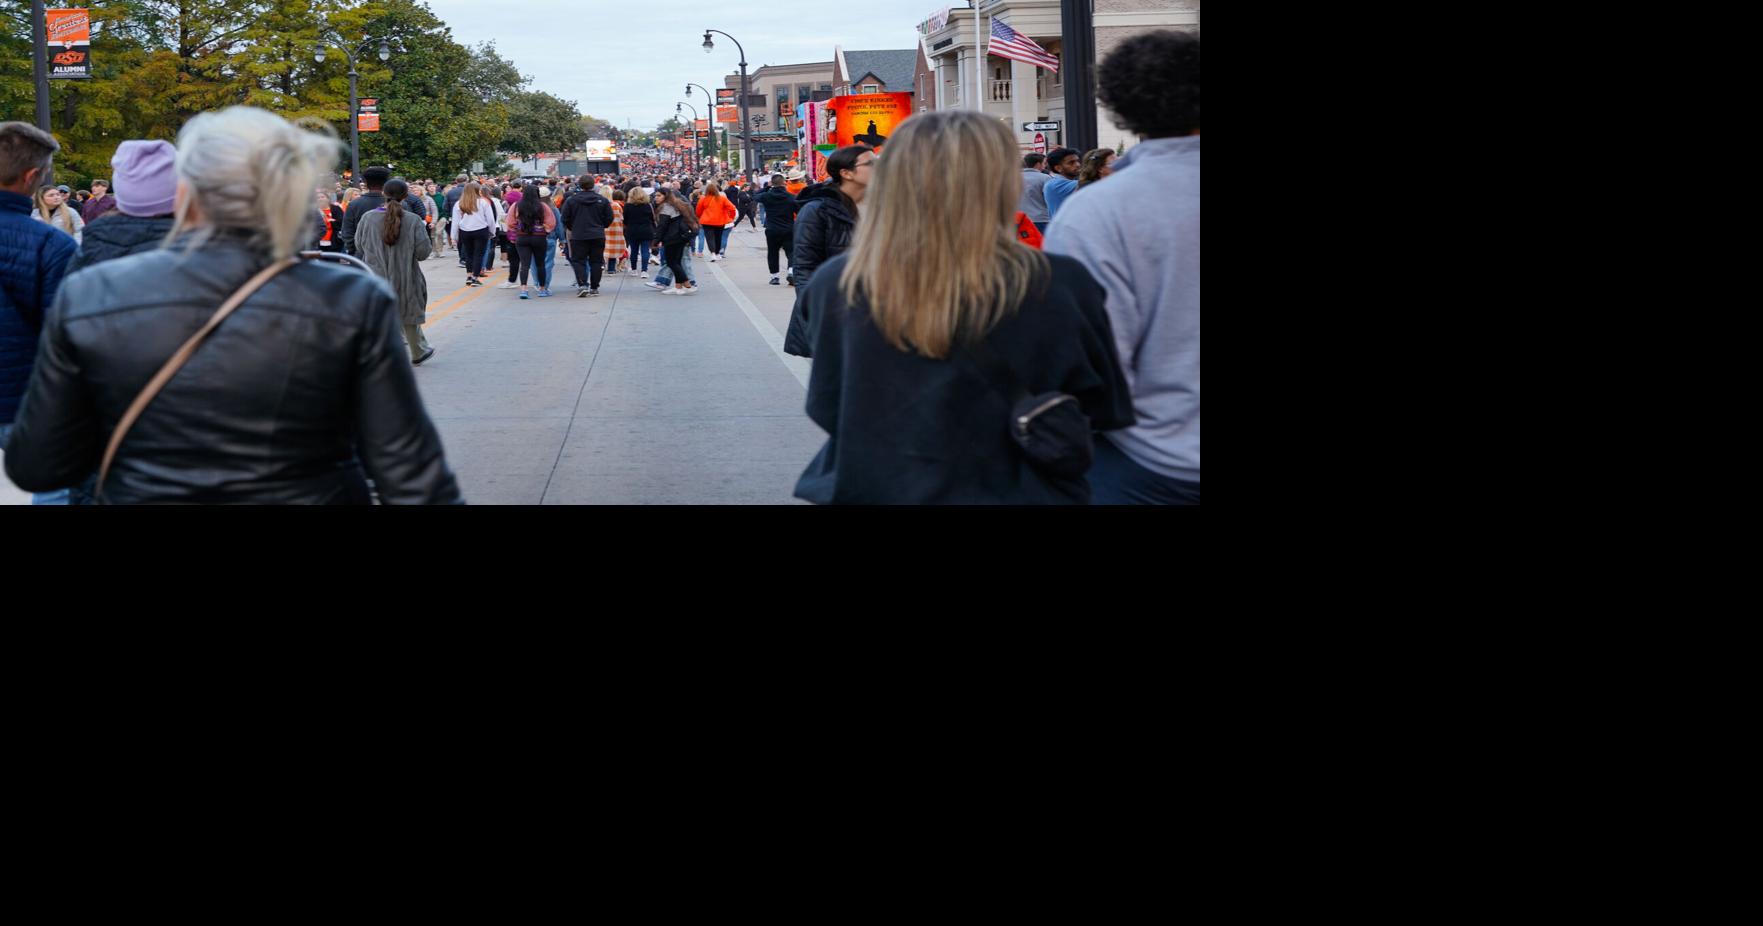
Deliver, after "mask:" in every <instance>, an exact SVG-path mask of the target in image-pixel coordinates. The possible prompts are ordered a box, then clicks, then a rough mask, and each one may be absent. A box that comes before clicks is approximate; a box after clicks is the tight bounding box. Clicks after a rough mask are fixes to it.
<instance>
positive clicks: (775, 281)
mask: <svg viewBox="0 0 1763 926" xmlns="http://www.w3.org/2000/svg"><path fill="white" fill-rule="evenodd" d="M771 285H773V286H776V285H778V282H777V277H772V278H771Z"/></svg>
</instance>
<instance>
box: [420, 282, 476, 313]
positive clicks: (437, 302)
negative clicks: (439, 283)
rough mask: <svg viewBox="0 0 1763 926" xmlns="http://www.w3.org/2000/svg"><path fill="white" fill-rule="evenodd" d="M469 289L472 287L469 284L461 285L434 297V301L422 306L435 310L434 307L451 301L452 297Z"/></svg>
mask: <svg viewBox="0 0 1763 926" xmlns="http://www.w3.org/2000/svg"><path fill="white" fill-rule="evenodd" d="M471 289H472V287H470V286H461V287H459V288H458V289H456V290H454V291H452V292H450V293H448V294H447V295H445V296H442V297H441V298H439V299H436V300H435V301H433V302H431V303H429V304H428V305H426V306H424V307H423V308H424V309H425V310H427V311H431V312H432V311H434V310H435V308H436V307H438V306H440V305H441V304H442V303H447V302H452V301H453V300H454V299H456V298H458V296H459V294H460V293H464V292H469V291H471Z"/></svg>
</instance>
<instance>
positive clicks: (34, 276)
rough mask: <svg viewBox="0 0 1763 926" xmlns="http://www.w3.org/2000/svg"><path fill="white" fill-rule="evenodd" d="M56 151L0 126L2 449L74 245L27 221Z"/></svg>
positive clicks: (49, 500) (20, 130)
mask: <svg viewBox="0 0 1763 926" xmlns="http://www.w3.org/2000/svg"><path fill="white" fill-rule="evenodd" d="M59 150H61V145H60V144H59V143H57V142H56V141H55V137H54V136H52V135H50V134H49V133H48V132H45V131H43V130H42V129H39V128H37V127H36V126H34V125H31V124H30V123H28V122H0V448H3V447H4V446H5V444H6V442H7V440H8V439H9V438H10V437H11V436H12V421H13V419H14V418H15V417H17V416H18V406H19V403H20V402H21V401H22V400H23V399H24V391H25V386H26V385H27V384H29V383H30V381H31V367H32V366H33V365H35V363H36V360H37V336H38V335H39V334H41V333H42V331H43V315H44V313H46V312H48V311H49V306H50V304H51V303H53V302H54V301H55V292H56V290H58V289H60V288H61V277H62V274H64V273H66V272H67V264H68V261H71V260H73V255H74V252H75V251H77V250H79V246H78V245H77V244H75V243H74V240H73V236H72V235H69V234H68V233H66V232H64V231H62V230H61V229H59V228H55V227H54V226H52V225H49V224H48V223H46V222H38V221H36V220H34V219H32V218H31V195H30V194H31V192H32V191H33V190H35V189H37V188H38V187H40V186H43V185H44V184H46V183H49V182H51V180H52V178H53V177H54V174H55V152H57V151H59ZM67 496H68V493H67V490H66V489H62V490H60V491H57V492H42V493H37V494H35V495H33V496H31V504H33V505H65V504H67Z"/></svg>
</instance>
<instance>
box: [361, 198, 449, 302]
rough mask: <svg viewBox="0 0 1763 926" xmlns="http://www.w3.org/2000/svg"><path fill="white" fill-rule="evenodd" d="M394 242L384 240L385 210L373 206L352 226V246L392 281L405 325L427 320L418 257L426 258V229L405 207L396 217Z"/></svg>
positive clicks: (424, 284) (424, 281)
mask: <svg viewBox="0 0 1763 926" xmlns="http://www.w3.org/2000/svg"><path fill="white" fill-rule="evenodd" d="M399 218H400V219H401V221H400V222H399V224H400V225H401V226H403V227H402V228H400V229H399V230H398V243H397V244H395V245H391V246H387V245H386V244H385V241H384V238H385V228H386V213H385V212H384V211H383V210H380V209H375V210H374V211H372V212H369V213H368V214H366V215H364V216H362V217H361V223H360V225H358V226H357V227H356V229H355V250H356V251H357V252H358V253H357V256H359V257H360V258H361V259H362V260H363V261H366V262H367V265H368V266H369V267H372V268H373V272H374V273H377V274H379V275H380V277H382V278H383V279H385V280H386V281H387V282H389V283H391V284H392V292H394V293H397V294H398V315H399V318H400V321H401V322H402V323H403V324H406V325H420V324H422V323H423V322H424V321H427V320H428V312H427V309H428V301H429V284H428V280H427V279H426V278H425V277H424V276H423V275H422V264H421V263H420V261H424V260H427V259H428V256H429V250H430V247H431V246H430V244H429V235H428V229H427V228H425V227H423V224H422V220H421V219H418V218H417V217H416V216H414V215H411V214H410V212H409V211H408V210H406V211H405V213H404V214H403V215H402V216H400V217H399Z"/></svg>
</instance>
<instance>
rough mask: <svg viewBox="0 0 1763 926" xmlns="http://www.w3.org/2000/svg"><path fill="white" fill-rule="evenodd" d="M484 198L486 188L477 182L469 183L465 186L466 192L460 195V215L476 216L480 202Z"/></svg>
mask: <svg viewBox="0 0 1763 926" xmlns="http://www.w3.org/2000/svg"><path fill="white" fill-rule="evenodd" d="M483 198H484V188H483V187H481V186H479V185H478V182H477V181H476V180H473V181H472V182H470V183H467V184H466V185H465V192H463V193H461V194H459V214H460V215H461V216H467V215H475V214H476V213H477V204H478V200H480V199H483Z"/></svg>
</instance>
